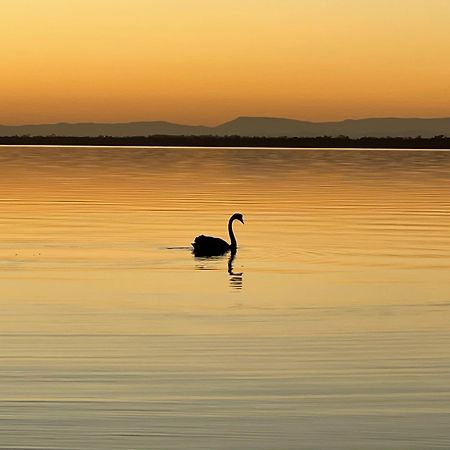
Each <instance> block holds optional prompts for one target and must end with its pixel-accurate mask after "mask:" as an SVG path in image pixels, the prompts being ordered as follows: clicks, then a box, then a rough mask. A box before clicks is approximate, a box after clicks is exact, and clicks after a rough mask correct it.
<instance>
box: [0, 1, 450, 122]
mask: <svg viewBox="0 0 450 450" xmlns="http://www.w3.org/2000/svg"><path fill="white" fill-rule="evenodd" d="M0 21H1V27H0V46H1V50H2V51H1V70H0V104H1V106H2V107H1V108H0V123H1V124H21V123H42V122H57V121H70V122H79V121H106V122H113V121H134V120H169V121H175V122H180V123H191V124H196V123H199V124H205V125H206V124H217V123H220V122H223V121H226V120H229V119H232V118H234V117H236V116H239V115H257V116H283V117H291V118H297V119H304V120H314V121H322V120H337V119H344V118H360V117H374V116H378V117H379V116H403V117H405V116H407V117H411V116H416V117H417V116H419V117H438V116H450V57H449V55H450V1H449V0H227V1H225V0H126V1H125V0H2V1H1V4H0Z"/></svg>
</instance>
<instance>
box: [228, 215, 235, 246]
mask: <svg viewBox="0 0 450 450" xmlns="http://www.w3.org/2000/svg"><path fill="white" fill-rule="evenodd" d="M233 220H234V219H230V220H229V221H228V234H229V235H230V242H231V243H230V247H231V248H232V249H234V250H235V249H236V248H237V242H236V238H235V237H234V231H233Z"/></svg>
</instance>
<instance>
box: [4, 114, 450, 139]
mask: <svg viewBox="0 0 450 450" xmlns="http://www.w3.org/2000/svg"><path fill="white" fill-rule="evenodd" d="M23 135H30V136H51V135H56V136H72V137H77V136H78V137H95V136H111V137H127V136H153V135H164V136H242V137H253V136H258V137H320V136H331V137H337V136H348V137H350V138H352V139H357V138H361V137H365V136H372V137H387V136H395V137H417V136H422V137H424V138H432V137H433V136H438V135H443V136H449V137H450V118H441V119H439V118H438V119H408V118H406V119H399V118H380V119H377V118H375V119H359V120H343V121H340V122H306V121H300V120H293V119H279V118H270V117H239V118H237V119H234V120H232V121H230V122H227V123H224V124H222V125H219V126H216V127H206V126H191V125H179V124H174V123H170V122H131V123H55V124H47V125H17V126H9V125H0V136H23Z"/></svg>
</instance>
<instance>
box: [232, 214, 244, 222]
mask: <svg viewBox="0 0 450 450" xmlns="http://www.w3.org/2000/svg"><path fill="white" fill-rule="evenodd" d="M230 220H231V222H233V220H239V222H241V223H244V217H243V215H242V214H240V213H235V214H233V215H232V216H231V219H230Z"/></svg>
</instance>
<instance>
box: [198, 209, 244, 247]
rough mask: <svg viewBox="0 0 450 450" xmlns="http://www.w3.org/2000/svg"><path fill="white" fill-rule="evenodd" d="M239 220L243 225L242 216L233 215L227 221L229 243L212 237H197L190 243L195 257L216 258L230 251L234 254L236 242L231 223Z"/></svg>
mask: <svg viewBox="0 0 450 450" xmlns="http://www.w3.org/2000/svg"><path fill="white" fill-rule="evenodd" d="M235 220H239V221H240V222H242V223H244V218H243V217H242V214H238V213H236V214H233V215H232V216H231V217H230V220H229V221H228V234H229V235H230V243H228V242H226V241H224V240H223V239H220V238H216V237H212V236H204V235H203V234H202V235H201V236H197V237H196V238H195V240H194V242H193V243H192V246H193V247H194V255H195V256H218V255H223V254H224V253H226V252H228V251H231V252H236V249H237V242H236V238H235V237H234V232H233V222H234V221H235Z"/></svg>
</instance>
